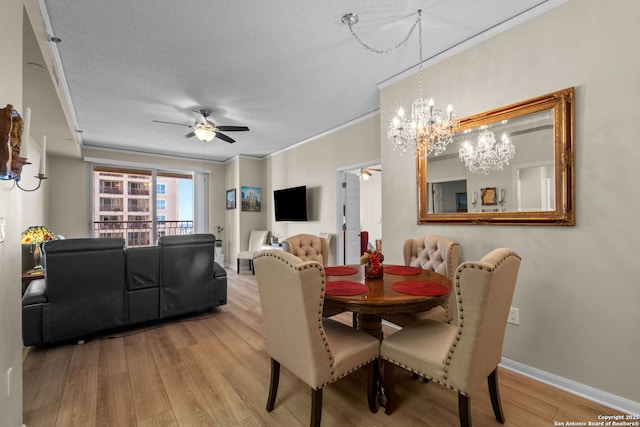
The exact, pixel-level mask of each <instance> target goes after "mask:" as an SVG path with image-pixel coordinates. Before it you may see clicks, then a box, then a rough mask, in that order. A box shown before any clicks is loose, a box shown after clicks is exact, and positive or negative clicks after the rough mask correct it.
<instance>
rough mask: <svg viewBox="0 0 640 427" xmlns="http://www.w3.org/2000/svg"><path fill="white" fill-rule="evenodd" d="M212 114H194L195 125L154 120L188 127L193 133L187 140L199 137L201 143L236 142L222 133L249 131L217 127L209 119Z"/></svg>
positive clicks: (206, 111) (238, 127)
mask: <svg viewBox="0 0 640 427" xmlns="http://www.w3.org/2000/svg"><path fill="white" fill-rule="evenodd" d="M210 114H211V112H210V111H209V110H198V111H194V112H193V117H194V118H195V120H196V122H195V123H194V124H193V125H185V124H184V123H174V122H165V121H162V120H153V122H155V123H165V124H168V125H178V126H186V127H189V128H191V129H193V131H191V132H189V133H188V134H186V135H185V136H184V137H185V138H191V137H193V136H196V137H198V139H199V140H200V141H204V142H209V141H211V140H212V139H213V138H220V139H221V140H223V141H227V142H228V143H234V142H236V140H235V139H233V138H230V137H228V136H227V135H225V134H223V133H221V132H240V131H247V130H249V128H248V127H246V126H216V124H215V123H213V122H212V121H211V120H209V119H208V118H207V117H209V115H210Z"/></svg>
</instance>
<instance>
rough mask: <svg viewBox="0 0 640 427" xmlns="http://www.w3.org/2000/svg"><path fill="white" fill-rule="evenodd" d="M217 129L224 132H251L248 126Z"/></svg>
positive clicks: (218, 127)
mask: <svg viewBox="0 0 640 427" xmlns="http://www.w3.org/2000/svg"><path fill="white" fill-rule="evenodd" d="M216 128H217V129H218V130H221V131H223V132H240V131H245V130H249V128H248V127H246V126H216Z"/></svg>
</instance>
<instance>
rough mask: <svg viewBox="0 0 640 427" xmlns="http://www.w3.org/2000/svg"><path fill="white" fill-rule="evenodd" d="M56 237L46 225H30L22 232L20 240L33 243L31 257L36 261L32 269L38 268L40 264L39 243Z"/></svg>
mask: <svg viewBox="0 0 640 427" xmlns="http://www.w3.org/2000/svg"><path fill="white" fill-rule="evenodd" d="M57 239H58V238H57V237H56V235H55V234H54V233H53V231H51V230H49V229H48V228H47V227H44V226H42V225H32V226H31V227H29V228H27V229H26V230H24V231H23V232H22V241H21V243H22V244H23V245H33V246H34V250H33V258H34V259H35V261H36V266H35V267H34V270H40V269H41V268H42V266H41V265H40V245H41V244H42V243H44V242H46V241H48V240H57Z"/></svg>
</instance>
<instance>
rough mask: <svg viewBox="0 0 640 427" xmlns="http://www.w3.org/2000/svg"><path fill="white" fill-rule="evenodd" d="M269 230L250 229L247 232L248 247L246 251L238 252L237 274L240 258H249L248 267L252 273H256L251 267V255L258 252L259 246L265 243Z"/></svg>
mask: <svg viewBox="0 0 640 427" xmlns="http://www.w3.org/2000/svg"><path fill="white" fill-rule="evenodd" d="M267 237H269V232H268V231H266V230H251V234H249V247H248V248H247V250H246V251H242V252H238V257H237V263H238V274H240V260H249V268H250V269H251V272H252V273H253V274H256V271H255V269H254V268H253V257H254V256H256V254H257V253H258V252H260V247H261V246H262V245H264V244H266V243H267Z"/></svg>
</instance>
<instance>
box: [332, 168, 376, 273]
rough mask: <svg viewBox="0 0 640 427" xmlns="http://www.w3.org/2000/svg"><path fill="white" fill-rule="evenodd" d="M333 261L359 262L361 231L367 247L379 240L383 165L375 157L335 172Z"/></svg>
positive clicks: (338, 262) (339, 262) (339, 263)
mask: <svg viewBox="0 0 640 427" xmlns="http://www.w3.org/2000/svg"><path fill="white" fill-rule="evenodd" d="M336 183H337V188H336V195H337V201H336V206H337V207H338V209H337V232H336V235H337V243H336V246H337V256H336V264H338V265H341V264H358V263H359V262H360V256H361V255H362V253H361V239H360V232H361V231H363V230H364V231H367V232H368V234H369V239H368V244H367V245H368V246H369V247H370V246H373V245H374V244H375V241H376V240H379V239H382V168H381V165H380V162H379V161H378V160H375V161H370V162H365V163H361V164H356V165H352V166H348V167H345V168H341V169H339V170H338V171H337V179H336Z"/></svg>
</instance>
